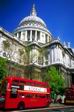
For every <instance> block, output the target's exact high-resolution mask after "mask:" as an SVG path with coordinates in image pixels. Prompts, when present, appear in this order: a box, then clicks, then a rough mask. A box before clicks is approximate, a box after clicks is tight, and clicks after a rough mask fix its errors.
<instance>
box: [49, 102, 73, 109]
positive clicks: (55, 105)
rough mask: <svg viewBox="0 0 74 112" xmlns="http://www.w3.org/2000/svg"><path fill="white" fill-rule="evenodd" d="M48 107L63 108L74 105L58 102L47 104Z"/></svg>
mask: <svg viewBox="0 0 74 112" xmlns="http://www.w3.org/2000/svg"><path fill="white" fill-rule="evenodd" d="M49 108H50V109H58V108H59V109H63V108H74V105H64V104H60V103H51V104H50V105H49Z"/></svg>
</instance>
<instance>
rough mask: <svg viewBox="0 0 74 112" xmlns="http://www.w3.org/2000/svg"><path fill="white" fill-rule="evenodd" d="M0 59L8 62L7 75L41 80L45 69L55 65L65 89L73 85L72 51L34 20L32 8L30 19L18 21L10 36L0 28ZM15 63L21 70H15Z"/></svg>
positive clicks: (73, 62)
mask: <svg viewBox="0 0 74 112" xmlns="http://www.w3.org/2000/svg"><path fill="white" fill-rule="evenodd" d="M0 57H3V58H7V59H8V60H9V62H11V65H10V66H9V73H8V74H10V75H13V74H14V75H17V76H21V77H28V78H31V79H36V80H43V77H44V74H45V70H46V68H47V67H50V66H52V65H54V66H56V67H57V68H58V69H59V70H60V72H62V75H63V76H64V78H65V81H66V85H67V86H70V85H71V84H74V52H73V50H72V48H71V47H70V45H69V43H68V45H66V44H65V43H64V44H62V43H61V42H60V40H59V39H55V38H53V35H52V34H51V33H50V31H49V30H48V29H47V26H46V24H45V22H44V21H43V20H42V19H41V18H40V17H38V16H37V13H36V9H35V6H34V5H33V8H32V11H31V14H30V16H27V17H25V18H24V19H23V20H21V22H20V23H19V25H18V27H17V28H16V29H15V30H14V32H13V33H10V32H8V31H6V30H5V29H3V28H2V27H0ZM15 63H17V64H18V65H20V67H18V68H16V67H15V66H14V65H15ZM9 64H10V63H9ZM15 68H16V70H15ZM21 68H23V69H21ZM28 68H29V72H32V74H31V75H28V72H27V69H28ZM29 74H30V73H29Z"/></svg>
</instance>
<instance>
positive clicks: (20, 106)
mask: <svg viewBox="0 0 74 112" xmlns="http://www.w3.org/2000/svg"><path fill="white" fill-rule="evenodd" d="M24 108H25V106H24V103H23V102H20V103H19V105H18V109H19V110H23V109H24Z"/></svg>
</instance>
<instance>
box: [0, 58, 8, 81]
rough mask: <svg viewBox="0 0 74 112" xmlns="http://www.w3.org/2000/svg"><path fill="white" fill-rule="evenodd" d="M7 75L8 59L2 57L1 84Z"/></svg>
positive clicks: (0, 68) (0, 65)
mask: <svg viewBox="0 0 74 112" xmlns="http://www.w3.org/2000/svg"><path fill="white" fill-rule="evenodd" d="M6 74H7V68H6V59H4V58H1V57H0V82H1V80H2V79H3V77H5V76H6Z"/></svg>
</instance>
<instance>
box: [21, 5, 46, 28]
mask: <svg viewBox="0 0 74 112" xmlns="http://www.w3.org/2000/svg"><path fill="white" fill-rule="evenodd" d="M19 25H20V26H26V25H33V26H38V25H41V26H43V27H45V28H46V24H45V22H44V21H43V20H42V19H41V18H40V17H38V16H37V13H36V10H35V5H33V8H32V12H31V14H30V16H27V17H25V18H24V19H22V20H21V22H20V24H19Z"/></svg>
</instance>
